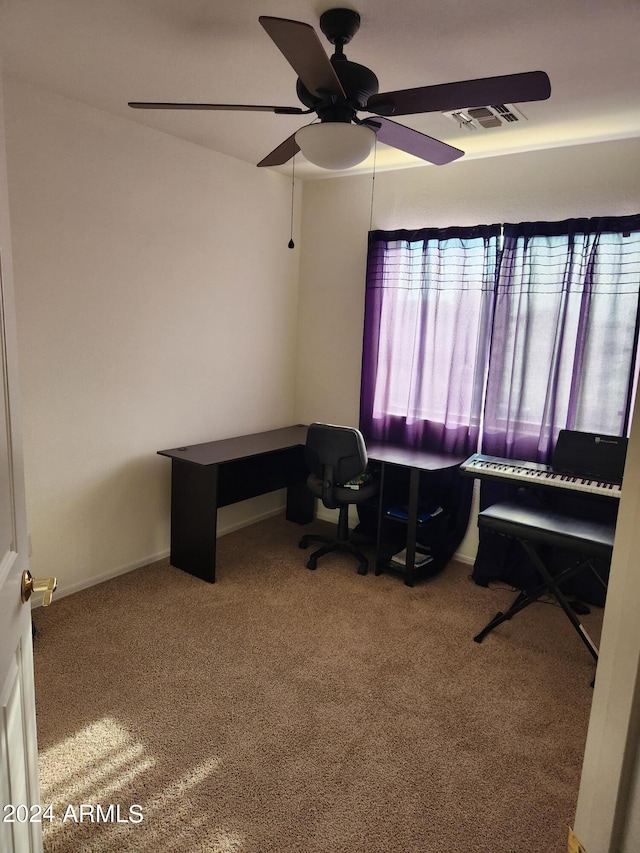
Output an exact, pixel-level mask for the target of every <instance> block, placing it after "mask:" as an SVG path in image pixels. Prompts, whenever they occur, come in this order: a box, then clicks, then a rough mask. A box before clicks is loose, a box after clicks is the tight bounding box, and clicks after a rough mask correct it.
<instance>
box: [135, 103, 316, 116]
mask: <svg viewBox="0 0 640 853" xmlns="http://www.w3.org/2000/svg"><path fill="white" fill-rule="evenodd" d="M129 106H130V107H133V109H134V110H243V111H253V112H267V113H281V114H283V115H306V114H307V113H308V112H310V110H303V109H300V107H271V106H267V105H262V104H172V103H168V102H164V101H129Z"/></svg>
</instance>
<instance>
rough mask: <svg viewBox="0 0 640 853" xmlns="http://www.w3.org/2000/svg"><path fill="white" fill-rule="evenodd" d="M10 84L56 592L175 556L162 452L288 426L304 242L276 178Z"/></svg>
mask: <svg viewBox="0 0 640 853" xmlns="http://www.w3.org/2000/svg"><path fill="white" fill-rule="evenodd" d="M5 98H6V104H5V109H6V125H7V147H8V163H9V167H8V168H9V192H10V206H11V219H12V229H13V246H14V265H15V280H16V301H17V319H18V338H19V358H20V374H21V383H22V394H23V420H24V455H25V469H26V487H27V495H28V499H27V500H28V503H27V515H28V524H29V530H30V533H31V539H32V550H33V554H32V560H31V569H32V571H33V573H34V574H35V575H36V576H38V575H51V574H54V575H57V576H58V579H59V584H60V591H61V593H62V594H65V593H68V592H71V591H73V590H75V589H78V588H80V587H82V586H85V585H88V584H91V583H95V582H97V581H99V580H100V579H101V578H103V577H107V576H109V575H111V574H113V573H115V572H118V571H120V570H124V569H128V568H132V567H134V566H136V565H140V564H142V563H145V562H148V561H149V560H150V559H153V558H154V557H156V556H159V555H163V554H166V553H167V552H168V547H169V482H170V462H169V460H167V459H165V458H163V457H159V456H156V454H155V451H156V450H160V449H163V448H167V447H175V446H177V445H181V444H186V443H194V442H199V441H207V440H211V439H215V438H223V437H227V436H232V435H237V434H239V433H247V432H253V431H256V432H257V431H260V430H264V429H270V428H275V427H278V426H284V425H286V424H288V423H289V422H291V420H292V419H293V416H294V378H295V377H294V371H295V346H296V323H297V282H298V264H299V254H298V251H297V250H296V251H290V250H289V249H288V248H287V242H288V239H289V226H290V198H291V188H290V183H289V181H288V180H287V179H286V178H285V177H284V176H282V175H279V174H276V173H273V172H272V171H270V170H258V169H256V168H255V167H252V166H250V165H248V164H246V163H241V162H239V161H237V160H234V159H232V158H229V157H226V156H223V155H219V154H216V153H213V152H211V151H208V150H205V149H203V148H200V147H198V146H195V145H191V144H189V143H186V142H182V141H180V140H178V139H175V138H173V137H170V136H167V135H165V134H162V133H158V132H157V131H154V130H151V129H148V128H145V127H142V126H141V125H139V124H136V123H134V122H129V121H125V120H122V119H119V118H114V117H112V116H110V115H108V114H106V113H104V112H100V111H98V110H94V109H91V108H88V107H86V106H83V105H81V104H78V103H74V102H71V101H68V100H65V99H63V98H60V97H57V96H55V95H52V94H50V93H47V92H44V91H42V90H37V89H34V88H32V87H30V86H27V85H25V84H22V83H18V82H17V81H15V80H11V79H8V80H6V81H5ZM298 242H299V241H298ZM273 505H274V503H273V498H265V499H261V500H257V501H253V502H251V504H250V505H249V506H247V505H241V506H236V507H231V508H228V509H227V510H224V511H223V512H222V514H221V519H220V522H221V529H222V530H223V531H224V530H225V529H228V528H229V527H230V526H232V525H234V524H235V523H238V522H239V521H244V522H246V521H247V519H249V518H253V517H256V516H259V515H260V513H262V512H265V511H269V510H271V509H272V507H273Z"/></svg>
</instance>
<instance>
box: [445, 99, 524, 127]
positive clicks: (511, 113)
mask: <svg viewBox="0 0 640 853" xmlns="http://www.w3.org/2000/svg"><path fill="white" fill-rule="evenodd" d="M442 115H443V116H445V117H446V118H448V119H450V120H451V121H453V122H455V123H456V124H457V125H458V127H466V128H467V130H482V129H488V128H491V127H503V126H504V125H507V124H513V123H514V122H517V121H526V120H527V117H526V116H525V115H524V113H522V112H520V110H519V109H517V107H514V106H513V104H493V105H492V106H490V107H470V108H469V109H466V110H451V112H448V113H442Z"/></svg>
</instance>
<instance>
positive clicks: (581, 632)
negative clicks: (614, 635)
mask: <svg viewBox="0 0 640 853" xmlns="http://www.w3.org/2000/svg"><path fill="white" fill-rule="evenodd" d="M514 538H517V537H514ZM518 542H520V544H521V545H522V547H523V548H524V550H525V551H526V553H527V555H528V557H529V559H530V560H531V562H532V563H533V564H534V566H535V567H536V569H537V570H538V572H539V574H540V576H541V577H542V578H543V582H542V583H541V584H539V585H538V586H537V587H535V589H533V590H532V591H531V592H520V593H519V594H518V596H517V597H516V598H515V600H514V602H513V604H512V605H511V607H510V608H509V609H508V610H507V611H506V613H502V612H500V613H497V614H496V615H495V616H494V617H493V619H492V620H491V621H490V622H489V623H488V624H487V625H485V627H484V628H483V629H482V631H480V633H479V634H476V636H475V637H474V638H473V639H474V640H475V641H476V643H481V642H482V641H483V640H484V638H485V637H486V636H487V634H489V633H490V632H491V631H493V629H494V628H497V626H498V625H501V624H502V623H503V622H506V621H507V620H509V619H511V618H512V617H513V616H515V614H516V613H519V612H520V611H521V610H524V608H525V607H528V606H529V605H530V604H533V603H534V602H536V601H537V600H538V599H539V598H541V597H542V596H543V595H546V594H547V593H550V594H551V595H553V597H554V598H555V599H556V601H557V602H558V604H559V605H560V607H562V609H563V610H564V612H565V613H566V615H567V618H568V619H569V621H570V622H571V624H572V625H573V627H574V629H575V630H576V632H577V634H578V636H579V637H580V639H581V640H582V642H583V643H584V644H585V646H586V647H587V648H588V649H589V652H590V653H591V654H592V655H593V658H594V660H595V661H596V662H597V660H598V647H597V646H596V644H595V643H594V642H593V640H592V639H591V637H590V636H589V634H588V633H587V631H586V629H585V627H584V626H583V625H582V623H581V622H580V620H579V619H578V617H577V616H576V613H575V611H574V610H573V609H572V607H571V605H570V604H569V602H568V601H567V598H566V596H565V595H564V593H563V592H562V590H561V589H560V588H559V587H560V584H562V583H564V581H566V580H568V579H569V578H570V577H572V576H573V575H575V574H577V573H578V572H580V571H582V570H583V569H584V568H586V567H588V568H590V569H591V571H592V572H593V573H594V575H595V576H596V577H597V578H598V580H599V581H600V583H601V584H602V585H603V586H604V587H605V588H606V584H605V582H604V580H603V579H602V578H601V577H600V575H599V574H598V572H597V570H596V568H595V566H594V565H593V561H592V560H593V558H591V557H589V558H587V559H585V560H582V561H580V562H577V563H574V564H573V565H571V566H568V567H567V568H566V569H563V570H562V571H561V572H559V573H558V574H557V575H555V576H553V575H551V573H550V572H549V570H548V569H547V567H546V566H545V564H544V563H543V562H542V560H541V559H540V555H539V554H538V552H537V551H536V549H535V548H534V547H533V545H532V544H531V542H529V541H528V540H526V539H519V538H518Z"/></svg>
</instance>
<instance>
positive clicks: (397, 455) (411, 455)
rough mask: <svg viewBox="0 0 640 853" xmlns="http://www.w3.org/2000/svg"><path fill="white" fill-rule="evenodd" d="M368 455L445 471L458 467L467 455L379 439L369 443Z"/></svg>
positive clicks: (387, 460) (377, 460)
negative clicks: (396, 443) (457, 454)
mask: <svg viewBox="0 0 640 853" xmlns="http://www.w3.org/2000/svg"><path fill="white" fill-rule="evenodd" d="M367 455H368V457H369V459H373V460H375V461H376V462H388V463H389V464H391V465H400V466H403V467H405V468H419V469H420V470H421V471H443V470H445V469H446V468H457V467H458V466H459V465H461V464H462V463H463V462H464V460H465V459H466V456H456V455H454V454H451V453H433V452H432V451H430V450H416V449H415V448H413V447H398V446H396V445H393V444H384V443H382V442H379V441H372V442H368V443H367Z"/></svg>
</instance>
